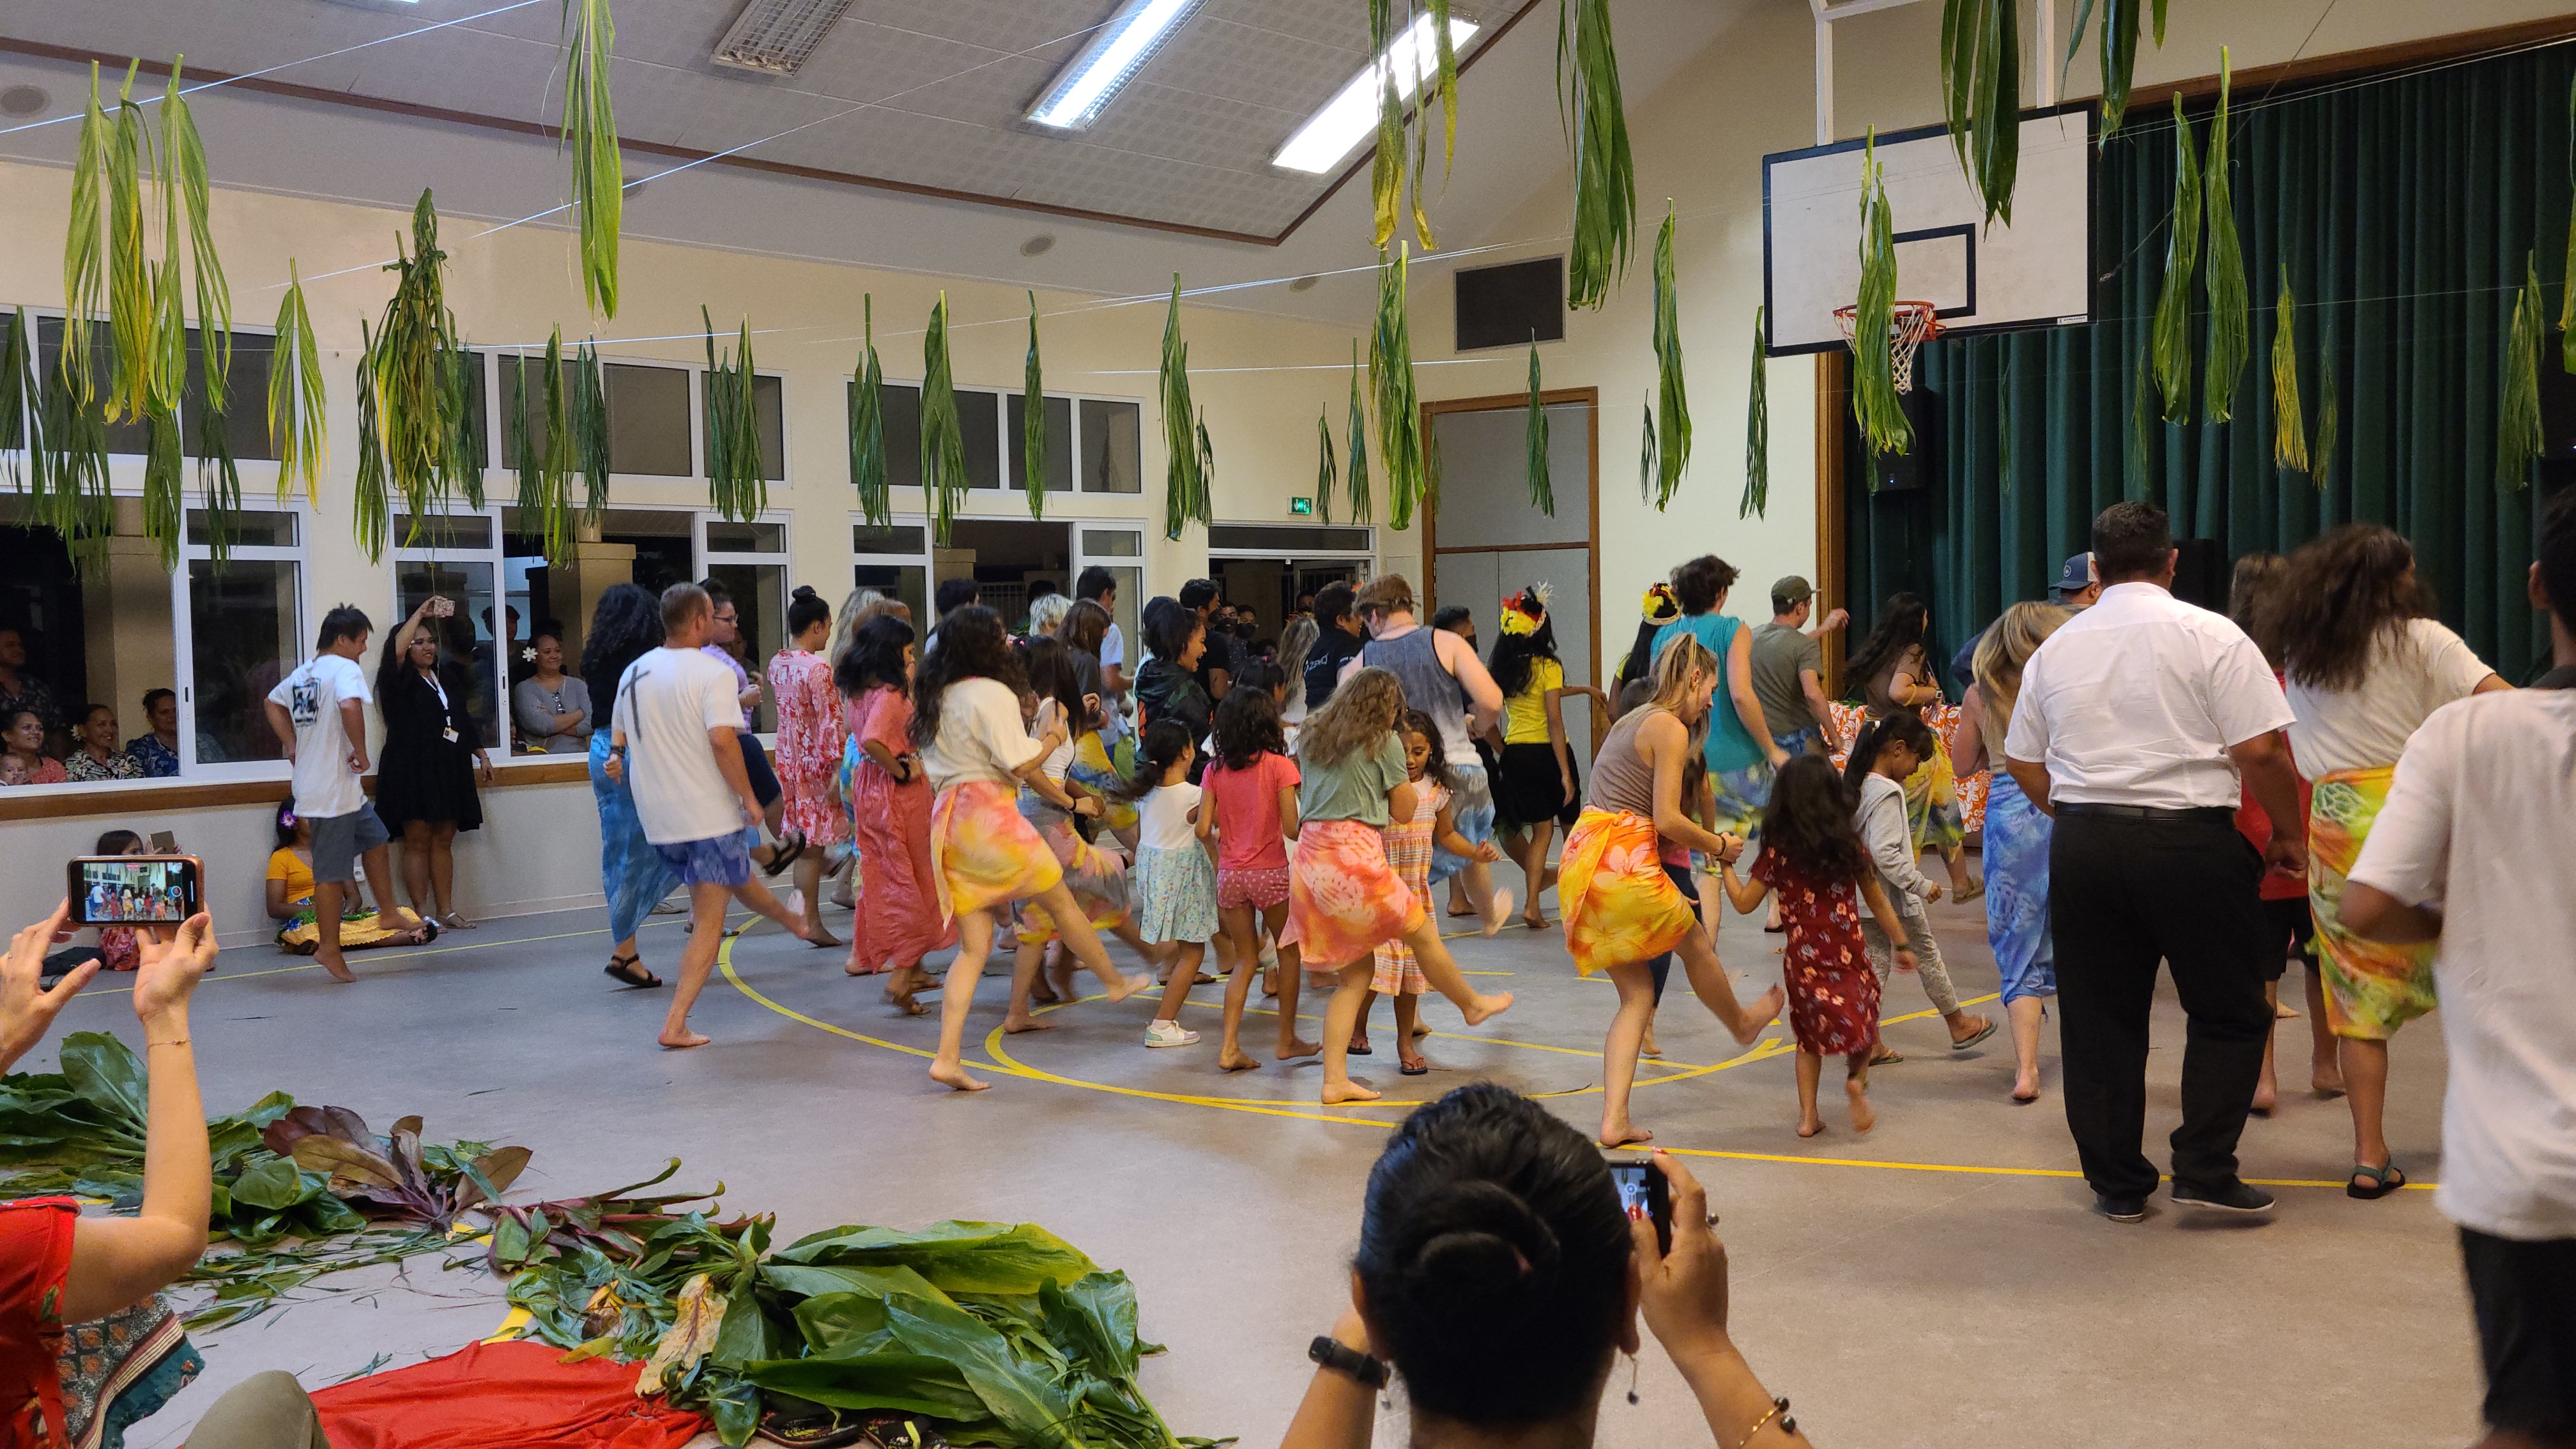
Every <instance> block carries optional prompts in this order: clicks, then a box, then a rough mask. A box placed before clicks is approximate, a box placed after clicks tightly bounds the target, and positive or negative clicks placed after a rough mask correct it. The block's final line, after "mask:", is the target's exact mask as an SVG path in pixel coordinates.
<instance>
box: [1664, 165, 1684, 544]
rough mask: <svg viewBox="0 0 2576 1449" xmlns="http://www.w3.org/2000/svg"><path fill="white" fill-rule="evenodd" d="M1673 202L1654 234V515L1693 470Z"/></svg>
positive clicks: (1667, 205) (1670, 498)
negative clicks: (1691, 464) (1675, 264)
mask: <svg viewBox="0 0 2576 1449" xmlns="http://www.w3.org/2000/svg"><path fill="white" fill-rule="evenodd" d="M1673 222H1674V214H1673V203H1672V200H1671V199H1670V198H1669V197H1668V198H1666V199H1665V201H1664V224H1663V227H1662V229H1661V230H1659V231H1658V232H1656V234H1655V393H1656V401H1657V407H1656V422H1657V424H1658V426H1659V435H1658V437H1657V438H1656V440H1655V441H1656V448H1657V457H1658V471H1657V473H1656V475H1655V510H1656V511H1657V512H1659V513H1660V512H1662V511H1663V508H1664V506H1665V505H1666V504H1668V503H1670V502H1672V501H1673V495H1674V494H1675V493H1676V492H1679V491H1680V489H1681V486H1682V474H1683V472H1684V471H1685V470H1687V469H1688V468H1689V467H1690V454H1691V415H1690V389H1689V387H1688V386H1687V385H1686V384H1685V383H1684V381H1683V379H1682V322H1681V288H1680V283H1679V281H1678V280H1677V277H1676V273H1675V271H1674V267H1673Z"/></svg>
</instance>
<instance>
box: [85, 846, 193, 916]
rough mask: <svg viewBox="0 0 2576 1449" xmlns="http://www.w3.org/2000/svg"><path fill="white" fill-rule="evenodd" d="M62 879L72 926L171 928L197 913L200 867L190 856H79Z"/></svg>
mask: <svg viewBox="0 0 2576 1449" xmlns="http://www.w3.org/2000/svg"><path fill="white" fill-rule="evenodd" d="M63 875H64V889H65V890H66V891H67V893H68V894H69V897H70V899H71V903H72V922H73V924H75V925H81V926H175V925H178V924H179V923H181V922H182V921H185V920H187V919H188V918H189V917H190V916H193V915H195V914H196V913H197V911H198V908H199V905H200V902H201V898H202V895H203V892H202V891H201V890H200V889H199V882H200V881H201V880H202V879H203V878H204V875H205V867H204V866H203V865H202V864H200V863H199V862H198V860H197V858H196V857H195V856H193V855H79V856H74V857H72V860H71V863H70V864H69V865H67V866H65V867H64V868H63Z"/></svg>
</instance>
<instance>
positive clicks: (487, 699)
mask: <svg viewBox="0 0 2576 1449" xmlns="http://www.w3.org/2000/svg"><path fill="white" fill-rule="evenodd" d="M394 588H395V600H394V602H395V617H394V618H393V619H392V620H390V621H388V622H387V623H386V624H385V625H384V626H383V627H382V628H380V629H378V630H377V632H376V637H375V638H374V639H373V640H370V641H369V642H368V650H367V658H366V659H365V660H364V661H363V662H364V663H365V665H366V667H367V668H368V669H369V670H370V671H373V670H374V669H375V668H376V665H377V662H378V661H379V660H380V659H381V658H382V657H383V650H384V648H385V646H386V645H387V643H388V642H390V640H391V638H392V636H393V633H394V631H396V630H399V629H400V628H401V627H402V621H403V620H405V619H408V618H410V617H411V611H412V610H414V609H417V608H419V607H420V602H421V600H423V599H426V598H428V597H429V596H430V595H432V594H440V595H444V596H445V597H447V598H449V599H453V600H454V601H455V602H456V612H455V613H454V614H452V615H450V616H449V617H447V618H445V619H428V620H423V621H422V627H424V628H426V629H428V630H430V631H431V632H432V633H433V634H435V635H436V636H437V638H438V682H439V683H440V684H441V685H442V686H443V687H445V688H446V690H447V692H448V693H449V694H450V695H462V696H463V697H464V699H465V712H466V714H467V715H468V716H469V717H470V718H472V719H473V721H474V729H475V733H476V735H477V739H476V741H475V742H476V743H478V744H480V745H482V746H483V747H484V748H486V749H492V748H497V747H498V746H499V745H500V743H501V727H500V717H501V710H500V697H501V690H500V687H499V683H498V681H499V679H500V674H499V669H500V667H501V666H502V665H503V663H504V661H503V659H502V655H503V654H504V653H505V652H507V647H508V646H507V645H506V644H505V643H504V642H502V641H497V640H495V638H494V637H493V634H494V629H493V626H494V624H495V623H496V622H498V623H500V624H501V626H502V627H503V628H507V627H508V624H507V616H506V615H502V616H496V615H495V613H494V610H493V599H492V566H491V565H490V564H488V563H451V562H440V563H424V562H402V563H397V564H395V565H394ZM507 663H508V665H509V666H510V667H513V668H515V667H516V665H517V663H518V661H517V660H516V659H515V658H513V659H511V660H509V661H507Z"/></svg>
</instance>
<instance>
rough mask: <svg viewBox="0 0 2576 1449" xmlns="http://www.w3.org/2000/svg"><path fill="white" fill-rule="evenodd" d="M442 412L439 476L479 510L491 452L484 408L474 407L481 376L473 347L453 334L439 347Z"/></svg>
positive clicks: (481, 504) (438, 359) (468, 503)
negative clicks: (487, 461) (484, 463)
mask: <svg viewBox="0 0 2576 1449" xmlns="http://www.w3.org/2000/svg"><path fill="white" fill-rule="evenodd" d="M437 363H438V376H439V387H440V390H441V392H442V393H443V396H442V397H441V398H440V400H439V413H440V416H441V419H442V421H443V422H444V424H445V430H444V431H443V432H442V433H441V434H440V437H441V439H442V440H443V443H444V446H443V447H442V448H441V449H440V453H439V461H438V473H439V476H440V477H441V478H442V479H444V480H445V482H446V486H447V487H449V488H451V489H453V490H455V491H456V492H457V493H459V494H461V495H462V496H463V497H464V499H465V506H466V507H468V508H472V509H475V510H477V511H480V510H481V509H482V507H483V506H484V498H483V460H484V459H485V458H487V457H489V456H490V455H491V450H490V448H489V447H488V445H487V443H486V439H485V437H484V427H483V413H482V410H481V409H479V408H477V407H475V405H474V404H475V402H476V401H477V399H476V396H475V394H476V393H477V391H478V390H479V389H480V387H481V385H482V377H481V374H480V373H479V372H477V370H476V369H475V366H474V351H473V349H472V348H470V347H468V346H467V345H466V343H465V339H464V338H462V337H451V338H449V339H447V340H446V341H444V342H442V343H441V344H440V345H439V348H438V357H437Z"/></svg>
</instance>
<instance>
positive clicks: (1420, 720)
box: [1351, 709, 1503, 1077]
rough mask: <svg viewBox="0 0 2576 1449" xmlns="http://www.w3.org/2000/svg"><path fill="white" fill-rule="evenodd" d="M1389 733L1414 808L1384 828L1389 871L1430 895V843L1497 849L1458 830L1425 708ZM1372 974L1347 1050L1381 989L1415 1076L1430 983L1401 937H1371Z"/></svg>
mask: <svg viewBox="0 0 2576 1449" xmlns="http://www.w3.org/2000/svg"><path fill="white" fill-rule="evenodd" d="M1395 732H1396V736H1397V737H1398V738H1400V739H1402V740H1403V741H1404V771H1405V780H1406V783H1408V784H1410V785H1412V786H1413V816H1412V818H1411V819H1408V820H1398V821H1395V822H1394V823H1392V824H1390V825H1389V826H1387V828H1386V863H1387V864H1388V865H1389V866H1391V867H1393V868H1394V870H1395V876H1396V879H1398V880H1400V881H1403V882H1404V888H1405V889H1406V890H1409V891H1411V892H1413V894H1414V896H1415V898H1416V899H1419V900H1426V901H1427V900H1429V899H1431V849H1432V847H1433V846H1434V845H1435V844H1436V845H1437V846H1439V848H1440V849H1442V850H1445V851H1448V852H1449V853H1450V854H1452V855H1455V856H1458V857H1460V858H1462V859H1466V860H1477V861H1485V862H1487V863H1491V862H1493V861H1497V860H1500V859H1502V858H1503V853H1502V851H1500V850H1499V849H1496V848H1495V847H1494V845H1493V844H1492V843H1491V842H1487V843H1485V844H1483V845H1475V844H1470V843H1469V842H1468V840H1467V837H1466V836H1464V835H1462V834H1460V833H1459V830H1458V822H1457V819H1456V817H1455V816H1454V815H1453V814H1452V813H1451V802H1452V800H1453V799H1454V798H1455V794H1456V792H1455V791H1454V790H1453V789H1452V788H1451V782H1452V781H1453V780H1454V779H1455V778H1456V777H1454V776H1452V775H1451V774H1450V773H1449V762H1448V760H1447V759H1446V758H1445V757H1443V756H1442V754H1441V752H1440V727H1439V725H1437V724H1436V723H1434V722H1433V721H1432V718H1431V716H1429V715H1427V714H1424V713H1423V712H1422V711H1420V710H1418V709H1408V710H1406V711H1405V712H1404V713H1403V714H1402V715H1401V716H1400V717H1398V719H1397V721H1396V727H1395ZM1376 964H1377V970H1376V974H1375V975H1374V976H1373V977H1371V979H1370V981H1369V992H1370V995H1369V996H1364V997H1362V998H1360V1017H1359V1028H1358V1035H1357V1036H1355V1037H1353V1038H1352V1040H1351V1050H1352V1051H1354V1052H1357V1053H1360V1054H1362V1055H1365V1054H1367V1052H1368V1049H1369V1047H1368V1008H1369V1001H1370V999H1371V997H1376V996H1387V997H1392V998H1394V1001H1395V1051H1396V1063H1397V1065H1396V1070H1398V1071H1400V1072H1402V1073H1403V1074H1404V1075H1406V1076H1408V1077H1418V1076H1421V1075H1422V1074H1423V1073H1425V1072H1427V1071H1429V1070H1431V1064H1430V1063H1428V1062H1426V1061H1424V1060H1423V1059H1422V1053H1420V1052H1418V1051H1416V1050H1414V1047H1413V1043H1414V1039H1415V1038H1417V1037H1421V1036H1426V1035H1428V1034H1429V1033H1430V1030H1431V1029H1430V1028H1429V1027H1426V1026H1422V1025H1420V1024H1419V1019H1420V1014H1421V1013H1420V1010H1419V1007H1420V1003H1421V1000H1422V993H1423V992H1424V991H1425V990H1426V989H1428V987H1429V983H1428V982H1426V981H1425V980H1423V977H1422V968H1421V967H1420V966H1419V965H1418V964H1416V963H1415V961H1414V959H1413V948H1412V947H1410V946H1407V945H1405V944H1404V943H1403V942H1401V941H1384V942H1380V943H1379V944H1378V948H1377V958H1376Z"/></svg>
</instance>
